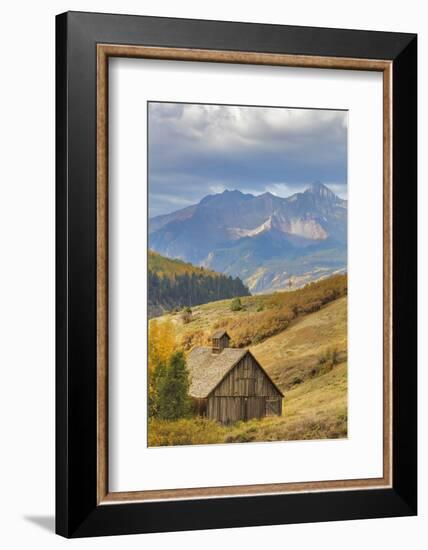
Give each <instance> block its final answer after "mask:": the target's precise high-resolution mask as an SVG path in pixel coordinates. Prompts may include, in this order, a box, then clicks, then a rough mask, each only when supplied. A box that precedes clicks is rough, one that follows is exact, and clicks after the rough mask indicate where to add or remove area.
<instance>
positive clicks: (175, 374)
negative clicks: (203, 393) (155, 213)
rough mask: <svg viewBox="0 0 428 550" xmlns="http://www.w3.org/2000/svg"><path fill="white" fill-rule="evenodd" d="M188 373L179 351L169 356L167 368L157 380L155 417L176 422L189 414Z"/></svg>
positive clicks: (181, 353)
mask: <svg viewBox="0 0 428 550" xmlns="http://www.w3.org/2000/svg"><path fill="white" fill-rule="evenodd" d="M189 385H190V382H189V373H188V370H187V367H186V360H185V358H184V354H183V352H181V351H178V352H175V353H173V354H172V355H171V357H170V360H169V362H168V366H167V368H166V369H165V371H164V373H163V374H162V375H161V377H160V378H159V386H158V392H157V394H158V403H157V411H156V416H158V417H159V418H161V419H163V420H176V419H177V418H182V417H185V416H188V415H189V414H190V412H191V400H190V398H189V395H188V392H189Z"/></svg>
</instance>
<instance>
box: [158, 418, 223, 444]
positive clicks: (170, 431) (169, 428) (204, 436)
mask: <svg viewBox="0 0 428 550" xmlns="http://www.w3.org/2000/svg"><path fill="white" fill-rule="evenodd" d="M148 428H149V429H148V439H149V441H148V443H149V447H161V446H169V445H206V444H208V443H222V442H223V438H224V428H223V427H222V426H221V425H220V424H218V423H217V422H214V421H213V420H208V419H207V418H202V417H195V418H181V419H179V420H173V421H168V420H159V419H157V418H150V419H149V426H148Z"/></svg>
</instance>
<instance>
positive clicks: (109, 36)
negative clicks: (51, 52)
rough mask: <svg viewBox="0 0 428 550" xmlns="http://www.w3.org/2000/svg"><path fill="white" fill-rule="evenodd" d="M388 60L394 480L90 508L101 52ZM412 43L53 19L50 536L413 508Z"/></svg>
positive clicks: (232, 27)
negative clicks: (113, 47) (151, 49)
mask: <svg viewBox="0 0 428 550" xmlns="http://www.w3.org/2000/svg"><path fill="white" fill-rule="evenodd" d="M97 43H104V44H123V45H146V46H164V47H176V48H195V49H214V50H230V51H253V52H263V53H281V54H290V55H293V54H294V55H312V56H329V57H347V58H357V59H377V60H389V61H392V62H393V120H392V128H393V143H392V150H393V167H392V173H393V195H392V201H393V233H392V248H393V291H392V293H393V309H392V324H393V385H392V391H393V484H392V488H390V489H362V490H340V491H320V492H313V493H294V494H280V495H268V496H267V495H262V496H245V497H227V498H224V497H222V498H205V499H193V500H182V501H175V500H172V501H162V502H141V503H137V502H134V503H120V504H113V503H111V504H102V505H97V392H96V390H97V379H96V118H97V117H96V74H97V73H96V45H97ZM416 201H417V36H416V35H415V34H405V33H386V32H375V31H355V30H343V29H325V28H313V27H312V28H311V27H294V26H282V25H266V24H253V23H235V22H224V21H204V20H193V19H175V18H163V17H144V16H128V15H112V14H96V13H84V12H67V13H64V14H61V15H58V16H57V17H56V532H57V533H58V534H60V535H62V536H65V537H86V536H100V535H115V534H127V533H149V532H163V531H182V530H195V529H211V528H226V527H241V526H242V527H243V526H256V525H275V524H285V523H305V522H319V521H336V520H346V519H363V518H375V517H396V516H410V515H415V514H416V513H417V332H416V327H417V309H416V308H417V290H416V285H417V203H416Z"/></svg>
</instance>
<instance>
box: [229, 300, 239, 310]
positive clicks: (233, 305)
mask: <svg viewBox="0 0 428 550" xmlns="http://www.w3.org/2000/svg"><path fill="white" fill-rule="evenodd" d="M241 309H242V303H241V298H234V299H233V300H232V302H231V303H230V310H231V311H240V310H241Z"/></svg>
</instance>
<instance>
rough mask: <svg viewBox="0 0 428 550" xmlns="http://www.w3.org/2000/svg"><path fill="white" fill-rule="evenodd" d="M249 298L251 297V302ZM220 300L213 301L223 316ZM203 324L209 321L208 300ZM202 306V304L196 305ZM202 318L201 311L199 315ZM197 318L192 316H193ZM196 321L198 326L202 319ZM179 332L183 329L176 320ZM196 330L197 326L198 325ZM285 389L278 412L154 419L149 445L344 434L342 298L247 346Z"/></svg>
mask: <svg viewBox="0 0 428 550" xmlns="http://www.w3.org/2000/svg"><path fill="white" fill-rule="evenodd" d="M254 298H255V297H252V298H250V299H247V301H248V300H250V301H253V300H254ZM223 304H224V302H220V303H217V304H216V305H217V306H220V307H219V310H218V312H219V314H220V315H222V316H223V314H225V310H224V308H223ZM209 306H211V308H210V309H209V315H208V318H209V319H210V320H208V321H207V324H206V325H205V327H206V328H207V325H208V326H210V325H211V324H212V322H213V318H214V312H213V309H212V308H213V307H214V305H213V304H209ZM202 308H203V309H204V310H205V311H207V306H201V308H198V309H202ZM204 317H205V316H204ZM195 322H196V321H195ZM198 324H199V325H200V326H202V322H201V319H199V321H198ZM176 327H177V329H178V332H179V333H180V332H181V333H182V332H183V330H182V329H184V328H186V329H187V328H188V326H186V327H183V326H182V327H180V325H179V324H178V323H177V324H176ZM199 330H200V329H199ZM250 350H251V351H252V353H253V354H254V355H255V357H256V358H257V359H258V360H259V361H260V362H261V364H262V365H263V367H264V368H265V369H266V371H267V372H268V373H269V375H270V376H271V377H272V379H273V380H274V381H275V382H276V383H277V384H278V386H279V387H280V388H281V389H282V390H283V391H284V393H285V398H284V403H283V414H282V416H281V417H268V418H264V419H261V420H250V421H248V422H239V423H237V424H235V425H232V426H220V425H218V424H216V423H214V422H210V421H207V420H205V419H183V420H179V421H177V422H175V423H171V422H170V423H168V422H162V421H154V422H153V423H152V425H151V428H150V431H149V433H150V439H149V444H150V445H155V446H158V445H173V444H175V445H177V444H183V445H185V444H192V443H193V444H195V443H198V444H204V443H233V442H237V443H241V442H251V441H279V440H283V441H286V440H297V439H300V440H301V439H325V438H338V437H346V435H347V298H346V296H342V297H340V298H337V299H335V300H333V301H332V302H330V303H328V304H326V305H325V306H323V307H322V308H321V309H319V310H318V311H315V312H313V313H308V314H305V315H302V316H300V317H297V318H296V319H295V320H294V321H293V322H292V323H291V324H290V325H289V326H288V328H286V329H285V330H283V331H281V332H280V333H278V334H276V335H275V336H272V337H270V338H267V339H265V340H264V341H263V342H262V343H260V344H258V345H254V346H250Z"/></svg>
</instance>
